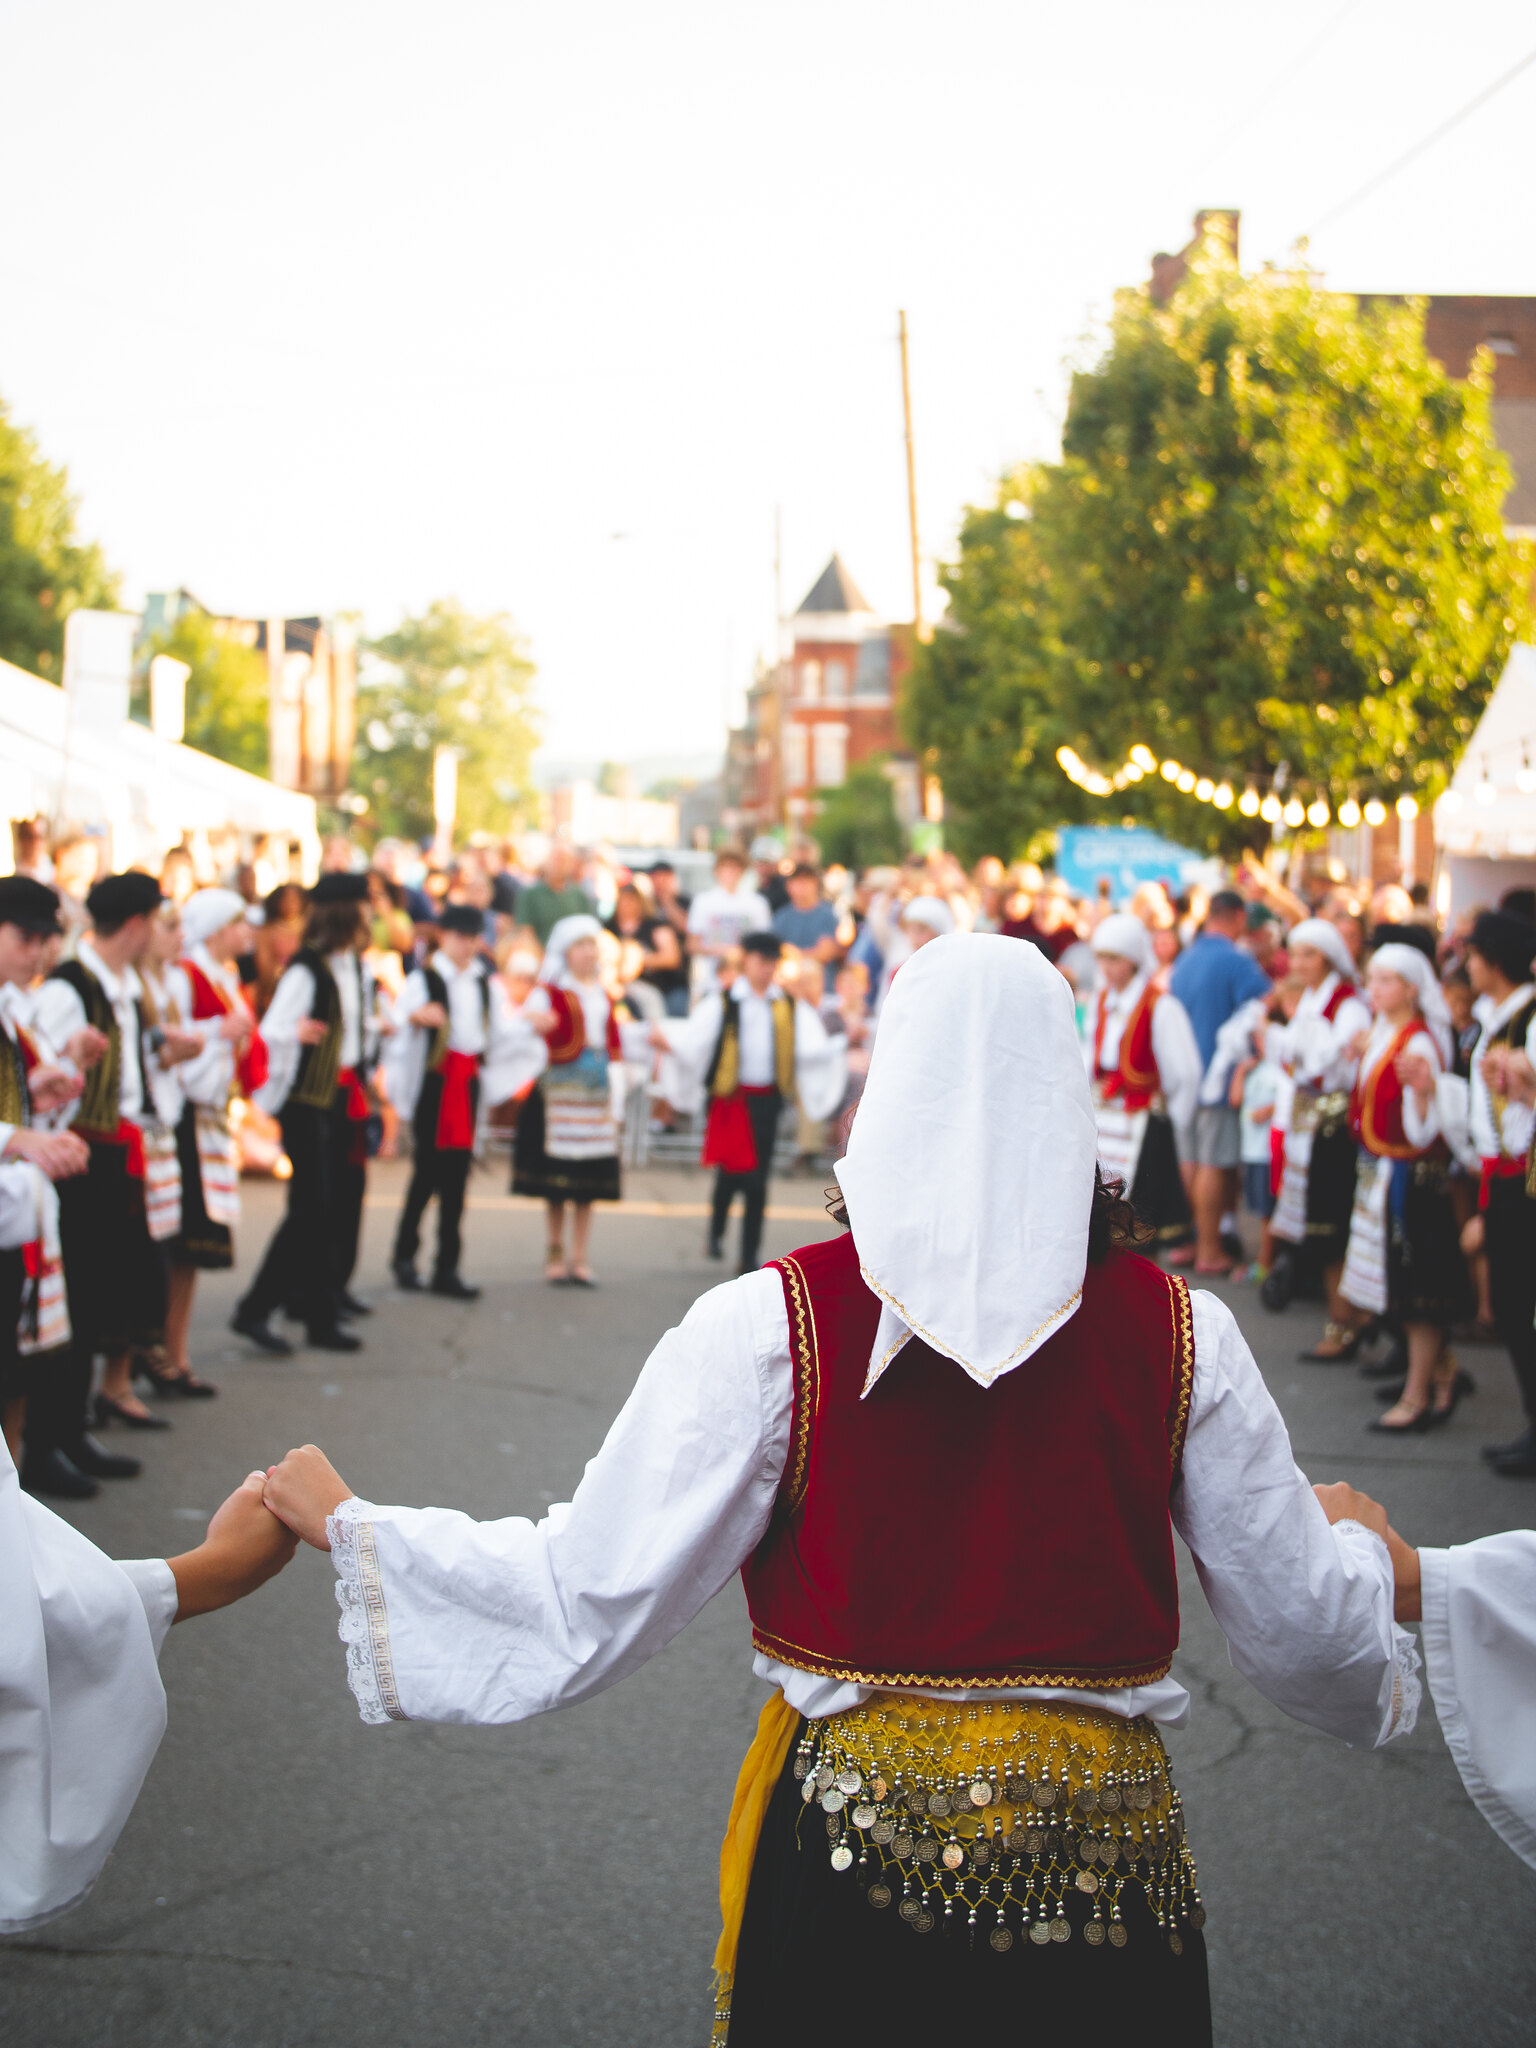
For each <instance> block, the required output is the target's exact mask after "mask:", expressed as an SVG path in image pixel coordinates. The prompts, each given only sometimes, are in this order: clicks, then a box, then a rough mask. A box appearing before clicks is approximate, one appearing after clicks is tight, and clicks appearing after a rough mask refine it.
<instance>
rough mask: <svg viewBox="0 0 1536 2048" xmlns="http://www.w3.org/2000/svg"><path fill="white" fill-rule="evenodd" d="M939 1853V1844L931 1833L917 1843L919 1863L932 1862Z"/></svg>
mask: <svg viewBox="0 0 1536 2048" xmlns="http://www.w3.org/2000/svg"><path fill="white" fill-rule="evenodd" d="M938 1853H939V1845H938V1843H937V1842H936V1841H934V1839H933V1837H932V1836H931V1835H925V1836H924V1837H923V1839H922V1840H921V1841H920V1842H919V1843H918V1845H917V1860H918V1862H919V1863H931V1862H932V1861H933V1860H934V1858H935V1857H936V1856H937V1855H938Z"/></svg>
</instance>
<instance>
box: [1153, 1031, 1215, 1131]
mask: <svg viewBox="0 0 1536 2048" xmlns="http://www.w3.org/2000/svg"><path fill="white" fill-rule="evenodd" d="M1152 1057H1153V1059H1155V1060H1156V1062H1157V1077H1158V1080H1159V1081H1160V1082H1161V1083H1162V1089H1163V1100H1164V1101H1165V1102H1166V1103H1167V1105H1168V1118H1169V1121H1170V1122H1171V1123H1172V1125H1173V1128H1174V1130H1175V1131H1177V1132H1178V1133H1180V1135H1181V1136H1182V1134H1183V1133H1184V1132H1185V1131H1186V1130H1188V1128H1189V1126H1190V1125H1191V1124H1192V1123H1193V1122H1194V1117H1195V1104H1196V1102H1197V1101H1198V1100H1199V1097H1200V1083H1201V1080H1202V1079H1203V1072H1204V1070H1203V1068H1202V1066H1201V1061H1200V1047H1199V1044H1198V1043H1197V1041H1196V1038H1195V1027H1194V1026H1193V1024H1191V1023H1190V1021H1189V1012H1188V1010H1186V1009H1185V1007H1184V1005H1183V1004H1182V1003H1181V1002H1180V1001H1179V999H1178V997H1177V996H1168V995H1165V996H1159V997H1158V1000H1157V1002H1156V1004H1155V1006H1154V1007H1153V1011H1152ZM1180 1149H1181V1151H1182V1147H1181V1148H1180Z"/></svg>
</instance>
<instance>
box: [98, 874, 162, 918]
mask: <svg viewBox="0 0 1536 2048" xmlns="http://www.w3.org/2000/svg"><path fill="white" fill-rule="evenodd" d="M163 900H164V898H163V895H162V892H161V888H160V884H159V883H158V882H157V881H156V880H155V878H154V876H153V875H144V874H140V872H139V871H138V869H137V868H133V869H130V871H129V872H128V873H127V874H125V875H103V876H102V878H101V880H100V881H99V882H93V883H92V884H91V887H90V890H89V892H88V894H87V896H86V899H85V907H86V910H87V912H88V913H89V916H90V920H91V923H92V924H93V925H95V927H96V929H97V930H98V931H101V932H115V931H117V930H118V929H119V927H120V926H122V925H125V924H126V923H127V922H128V920H129V918H130V917H147V916H148V915H149V914H150V913H151V912H152V911H156V910H158V909H159V908H160V905H161V903H162V901H163Z"/></svg>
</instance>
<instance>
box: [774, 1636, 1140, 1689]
mask: <svg viewBox="0 0 1536 2048" xmlns="http://www.w3.org/2000/svg"><path fill="white" fill-rule="evenodd" d="M752 1647H753V1649H754V1650H761V1651H762V1653H763V1655H764V1656H766V1657H772V1658H773V1660H774V1662H775V1663H777V1664H788V1665H790V1666H791V1667H792V1668H793V1669H794V1670H796V1671H814V1672H815V1673H816V1675H817V1677H819V1678H842V1679H846V1680H848V1681H849V1682H850V1683H851V1684H854V1685H880V1686H893V1687H896V1688H900V1687H903V1686H914V1685H921V1686H926V1687H930V1688H931V1689H932V1690H934V1691H936V1692H970V1691H994V1690H1001V1689H1004V1688H1006V1689H1009V1690H1012V1689H1014V1688H1023V1687H1029V1686H1043V1685H1049V1686H1061V1687H1063V1688H1064V1689H1067V1690H1071V1691H1076V1692H1114V1691H1119V1690H1120V1688H1121V1687H1123V1686H1132V1685H1152V1684H1155V1683H1156V1681H1157V1680H1158V1679H1159V1678H1166V1677H1167V1676H1168V1672H1169V1669H1170V1667H1171V1666H1172V1663H1173V1659H1172V1657H1171V1656H1170V1657H1165V1658H1164V1659H1163V1660H1162V1662H1161V1663H1160V1664H1151V1665H1148V1666H1147V1667H1146V1668H1145V1669H1144V1670H1141V1671H1124V1670H1114V1669H1112V1668H1107V1667H1106V1668H1103V1669H1094V1668H1092V1667H1087V1668H1084V1669H1082V1670H1077V1671H1030V1670H1024V1669H1021V1670H1018V1671H1005V1672H1000V1673H999V1672H993V1673H987V1674H985V1675H978V1674H975V1673H972V1674H969V1675H965V1676H956V1675H954V1674H953V1673H948V1674H946V1673H943V1672H932V1671H855V1670H853V1669H851V1668H850V1667H848V1666H847V1665H842V1664H836V1663H834V1662H833V1661H832V1659H831V1658H829V1657H819V1656H817V1654H816V1652H815V1651H814V1650H802V1649H801V1648H800V1647H799V1645H798V1644H795V1643H786V1642H785V1641H784V1639H783V1638H782V1637H781V1636H770V1635H769V1634H768V1633H767V1632H766V1631H765V1630H763V1629H760V1628H754V1629H753V1631H752Z"/></svg>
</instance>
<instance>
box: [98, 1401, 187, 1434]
mask: <svg viewBox="0 0 1536 2048" xmlns="http://www.w3.org/2000/svg"><path fill="white" fill-rule="evenodd" d="M130 1402H131V1403H132V1404H133V1405H132V1406H131V1407H130V1406H129V1403H130ZM93 1412H94V1414H95V1416H96V1427H97V1428H98V1429H105V1428H106V1426H107V1424H108V1423H109V1422H125V1423H126V1424H127V1425H128V1427H129V1428H130V1429H169V1428H170V1426H171V1425H170V1423H169V1422H168V1421H167V1420H166V1418H165V1417H164V1416H163V1415H151V1414H150V1412H149V1410H148V1409H147V1408H146V1407H145V1406H144V1403H143V1402H142V1401H141V1400H140V1399H139V1397H138V1395H137V1394H130V1395H129V1396H128V1397H127V1399H126V1400H116V1399H114V1398H113V1396H112V1395H111V1394H98V1395H97V1396H96V1400H95V1403H94V1411H93Z"/></svg>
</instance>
